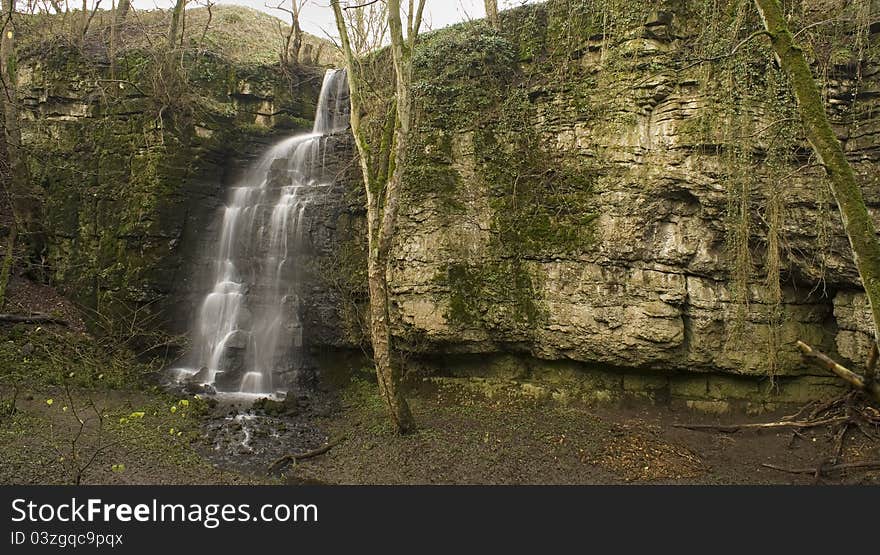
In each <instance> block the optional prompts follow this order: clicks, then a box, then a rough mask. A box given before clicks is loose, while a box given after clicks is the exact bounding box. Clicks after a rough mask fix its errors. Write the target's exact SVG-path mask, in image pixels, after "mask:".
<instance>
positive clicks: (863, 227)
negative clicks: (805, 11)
mask: <svg viewBox="0 0 880 555" xmlns="http://www.w3.org/2000/svg"><path fill="white" fill-rule="evenodd" d="M754 2H755V6H756V7H757V9H758V12H759V13H760V15H761V19H762V20H763V22H764V28H765V29H766V31H767V35H768V36H769V37H770V42H771V44H772V45H773V51H774V52H775V54H776V59H777V61H778V62H779V65H780V66H782V69H783V70H784V71H785V73H786V74H788V77H789V79H790V80H791V85H792V88H793V89H794V95H795V98H796V99H797V102H798V107H799V109H800V115H801V121H802V122H803V125H804V130H805V131H806V135H807V140H808V141H809V142H810V145H812V147H813V151H814V152H815V153H816V156H818V157H819V161H820V162H821V163H822V165H823V166H824V167H825V170H826V172H827V173H828V180H829V182H830V186H831V192H832V193H833V194H834V198H835V200H836V201H837V206H838V208H839V209H840V216H841V218H842V220H843V227H844V229H845V230H846V235H847V237H848V238H849V242H850V246H851V247H852V252H853V259H854V260H855V264H856V268H858V271H859V276H860V277H861V278H862V285H863V287H864V288H865V293H866V294H867V296H868V301H869V302H870V305H871V314H872V316H873V319H874V341H875V342H880V241H878V240H877V230H876V229H875V227H874V222H873V220H871V216H870V214H869V213H868V209H867V207H866V206H865V199H864V197H863V196H862V190H861V188H860V187H859V184H858V182H857V181H856V176H855V173H854V172H853V169H852V166H850V164H849V161H848V160H847V159H846V154H845V153H844V152H843V147H842V146H841V144H840V141H839V140H838V139H837V135H835V134H834V130H833V129H832V128H831V124H830V123H829V122H828V116H827V114H826V113H825V104H824V102H823V101H822V95H821V93H820V91H819V87H818V85H817V84H816V80H815V79H814V78H813V74H812V72H811V71H810V66H809V64H808V63H807V60H806V58H805V57H804V53H803V51H802V50H801V49H800V48H798V47H797V46H796V45H795V44H794V37H793V36H792V34H791V31H790V30H789V29H788V25H787V24H786V20H785V14H784V13H783V11H782V6H780V4H779V1H778V0H754Z"/></svg>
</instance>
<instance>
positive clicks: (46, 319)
mask: <svg viewBox="0 0 880 555" xmlns="http://www.w3.org/2000/svg"><path fill="white" fill-rule="evenodd" d="M0 322H9V323H11V324H58V325H59V326H65V327H70V322H68V321H67V320H62V319H61V318H56V317H55V316H50V315H48V314H0Z"/></svg>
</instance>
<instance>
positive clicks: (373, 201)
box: [331, 0, 421, 433]
mask: <svg viewBox="0 0 880 555" xmlns="http://www.w3.org/2000/svg"><path fill="white" fill-rule="evenodd" d="M420 4H421V3H420ZM331 5H332V7H333V11H334V15H335V17H336V24H337V28H338V29H339V34H340V38H341V42H342V49H343V54H344V55H345V58H346V65H347V66H348V68H349V88H350V90H351V128H352V133H353V134H354V138H355V143H356V145H357V148H358V154H359V158H360V166H361V172H362V173H363V179H364V187H365V191H366V195H367V237H368V248H369V252H368V256H367V266H368V267H367V280H368V284H369V289H370V336H371V341H372V346H373V357H374V360H375V364H376V377H377V379H378V382H379V392H380V394H381V395H382V398H383V399H384V400H385V403H386V406H387V408H388V412H389V415H390V416H391V419H392V420H393V421H394V424H395V426H396V427H397V430H398V431H399V432H400V433H406V432H409V431H412V430H413V429H414V428H415V422H414V420H413V417H412V413H411V412H410V409H409V404H408V403H407V402H406V397H404V395H403V391H402V387H401V381H402V377H401V369H400V367H399V365H398V364H397V361H396V360H395V357H394V352H393V346H392V335H391V315H390V310H389V306H390V300H389V295H388V265H389V259H390V254H391V246H392V243H393V239H394V234H395V231H396V223H397V211H398V206H399V190H400V176H401V172H402V170H403V168H404V166H405V162H406V160H405V157H406V151H407V148H408V140H409V132H410V127H411V117H412V115H411V104H412V101H411V92H410V88H411V85H412V78H411V75H412V64H411V61H410V60H411V49H412V44H413V41H414V38H415V36H414V34H413V33H414V32H416V33H417V30H418V26H414V27H412V28H411V29H410V40H409V44H408V45H407V44H404V39H403V30H402V23H401V20H400V2H399V0H388V21H389V25H390V27H391V33H392V34H391V44H392V53H393V57H394V67H395V81H396V85H395V91H396V97H395V100H396V106H397V108H396V111H395V113H394V117H395V119H396V122H397V123H396V127H395V129H394V137H395V141H394V147H393V148H394V150H393V152H390V151H387V150H386V151H385V152H378V153H375V154H371V153H372V152H373V151H372V150H371V149H370V145H369V144H368V142H367V139H366V135H365V133H364V130H363V129H362V128H361V119H360V118H361V116H360V114H361V110H362V108H363V106H362V97H361V76H360V75H359V74H358V72H357V71H356V68H357V67H358V66H357V64H356V61H355V59H354V52H353V50H352V46H351V41H350V40H349V34H348V30H347V28H346V25H345V18H344V16H343V13H342V9H341V7H340V5H339V1H338V0H332V2H331ZM420 17H421V8H420V9H419V18H420ZM383 144H384V142H383ZM388 148H391V145H387V146H386V149H388ZM379 150H383V149H382V148H381V145H380V149H379ZM372 156H380V157H381V158H380V160H381V159H384V158H385V157H386V156H391V157H393V159H394V161H395V164H394V165H393V167H392V168H391V169H390V170H389V175H388V178H387V181H386V180H385V179H381V178H379V176H377V175H376V174H375V173H374V171H373V167H374V164H373V163H372V160H373V158H372ZM383 177H384V176H383Z"/></svg>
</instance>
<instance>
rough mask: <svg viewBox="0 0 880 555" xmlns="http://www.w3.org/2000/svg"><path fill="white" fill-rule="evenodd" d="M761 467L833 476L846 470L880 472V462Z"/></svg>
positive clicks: (766, 465) (790, 472) (764, 465)
mask: <svg viewBox="0 0 880 555" xmlns="http://www.w3.org/2000/svg"><path fill="white" fill-rule="evenodd" d="M761 466H763V467H765V468H769V469H772V470H778V471H779V472H788V473H789V474H816V473H817V471H818V474H820V475H821V474H833V473H836V472H846V471H847V470H880V461H865V462H859V463H841V464H833V465H828V466H819V467H818V468H786V467H784V466H776V465H775V464H767V463H764V464H762V465H761Z"/></svg>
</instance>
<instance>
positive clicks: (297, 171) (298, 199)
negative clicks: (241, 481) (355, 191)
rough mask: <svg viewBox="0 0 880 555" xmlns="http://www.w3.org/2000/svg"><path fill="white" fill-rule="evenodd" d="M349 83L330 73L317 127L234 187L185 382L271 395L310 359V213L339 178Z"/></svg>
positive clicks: (273, 152) (274, 151) (182, 375)
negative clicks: (335, 139) (330, 146)
mask: <svg viewBox="0 0 880 555" xmlns="http://www.w3.org/2000/svg"><path fill="white" fill-rule="evenodd" d="M348 102H349V101H348V82H347V79H346V75H345V72H344V71H342V70H330V71H328V72H327V73H326V74H325V76H324V83H323V85H322V87H321V95H320V98H319V101H318V108H317V113H316V115H315V124H314V128H313V130H312V132H311V133H307V134H302V135H297V136H294V137H290V138H288V139H285V140H283V141H281V142H280V143H278V144H276V145H275V146H273V147H272V148H270V149H269V151H268V152H267V153H266V154H264V155H263V156H262V157H261V158H260V160H259V161H258V162H257V163H256V164H254V165H253V166H252V167H251V168H250V169H249V170H248V171H247V173H246V175H245V176H244V178H243V179H242V180H241V182H240V183H239V184H238V185H237V186H235V187H233V188H232V189H231V191H230V193H229V202H228V204H227V205H226V207H225V208H224V212H223V219H222V227H221V231H220V237H219V240H218V243H217V251H216V256H215V259H214V264H213V283H214V285H213V287H212V288H211V291H210V292H208V294H207V295H206V296H205V299H204V301H203V302H202V305H201V308H200V310H199V311H198V313H197V314H196V316H195V322H194V325H193V328H192V341H193V349H192V352H191V353H190V358H191V360H190V364H189V365H188V367H187V368H179V369H177V377H178V379H181V380H188V381H195V382H197V383H200V384H210V385H214V386H215V387H216V389H217V390H218V391H227V392H235V393H245V394H258V395H271V394H274V393H276V392H278V391H279V390H284V389H285V388H286V386H287V385H288V384H289V383H291V382H292V381H293V379H292V378H293V374H295V373H296V372H297V371H298V370H299V369H300V367H301V364H302V344H303V334H302V321H301V316H300V310H301V306H300V298H299V296H298V295H297V285H298V284H299V282H300V281H301V277H302V276H301V268H299V267H298V264H297V256H298V254H299V253H301V252H302V250H303V245H304V233H305V232H306V226H305V223H304V221H305V215H306V211H307V208H308V205H309V203H310V202H311V201H312V199H314V197H315V195H316V194H320V192H321V191H322V190H326V188H327V187H328V186H330V185H332V180H333V177H334V176H328V175H326V172H325V166H324V154H325V148H326V145H327V138H328V136H330V135H332V134H334V133H340V132H343V131H345V130H346V129H347V127H348Z"/></svg>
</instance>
